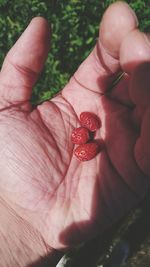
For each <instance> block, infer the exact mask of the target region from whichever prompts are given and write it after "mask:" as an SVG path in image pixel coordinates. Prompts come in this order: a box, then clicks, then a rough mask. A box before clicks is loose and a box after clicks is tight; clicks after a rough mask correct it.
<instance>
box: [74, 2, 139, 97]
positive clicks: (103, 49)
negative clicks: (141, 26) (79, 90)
mask: <svg viewBox="0 0 150 267" xmlns="http://www.w3.org/2000/svg"><path fill="white" fill-rule="evenodd" d="M118 21H119V23H118ZM137 25H138V22H137V18H136V16H135V14H134V12H133V11H132V9H131V8H130V7H129V6H128V5H127V4H126V3H124V2H116V3H114V4H112V5H110V6H109V8H108V9H107V10H106V12H105V13H104V16H103V18H102V22H101V25H100V34H99V39H98V42H97V44H96V47H95V48H94V50H93V51H92V53H91V54H90V55H89V57H88V58H87V59H86V60H85V61H84V62H83V63H82V64H81V66H80V67H79V68H78V70H77V72H76V73H75V75H74V78H73V79H72V80H71V83H70V86H71V87H73V84H74V81H73V80H75V83H77V84H78V85H79V86H80V85H81V86H82V87H84V88H87V89H89V90H92V91H94V92H98V93H99V92H101V93H104V92H105V91H106V90H107V89H108V88H109V86H110V84H111V83H112V81H113V80H114V78H115V77H116V75H117V74H118V72H119V71H120V64H119V54H120V46H121V43H122V41H123V39H124V38H125V37H126V35H128V33H129V32H131V31H132V30H134V29H135V28H136V27H137Z"/></svg>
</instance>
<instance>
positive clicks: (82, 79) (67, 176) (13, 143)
mask: <svg viewBox="0 0 150 267" xmlns="http://www.w3.org/2000/svg"><path fill="white" fill-rule="evenodd" d="M118 21H119V23H118ZM137 26H138V23H137V19H136V16H135V14H134V13H133V11H132V10H131V9H130V8H129V6H128V5H127V4H126V3H123V2H117V3H115V4H113V5H111V6H110V7H109V8H108V9H107V11H106V12H105V14H104V16H103V19H102V22H101V25H100V37H99V39H98V41H97V44H96V46H95V48H94V50H93V51H92V53H91V54H90V55H89V57H88V58H87V59H86V60H85V61H84V62H83V63H82V64H81V66H80V67H79V68H78V70H77V71H76V73H75V74H74V76H73V77H72V78H71V79H70V81H69V82H68V84H67V85H66V86H65V88H64V89H63V90H62V91H61V92H60V93H59V94H58V95H57V96H56V97H54V98H53V99H51V100H50V101H46V102H44V103H43V104H41V105H39V106H37V107H36V108H34V109H33V108H32V106H31V104H30V102H29V100H30V97H31V93H32V88H33V86H34V84H35V82H36V80H37V78H38V75H39V73H40V71H41V70H42V67H43V64H44V62H45V60H46V58H47V54H48V50H49V41H50V29H49V26H48V24H47V22H46V21H45V19H43V18H40V17H38V18H34V19H33V20H32V21H31V23H30V24H29V26H28V28H27V29H26V30H25V32H24V33H23V34H22V36H21V37H20V39H19V40H18V41H17V42H16V44H15V45H14V46H13V48H12V49H11V50H10V51H9V53H8V54H7V56H6V58H5V61H4V64H3V66H2V70H1V73H0V211H1V219H0V222H1V224H0V244H1V247H0V255H1V267H7V266H9V267H10V266H11V267H18V266H21V267H24V266H40V259H41V257H43V258H44V257H47V259H48V260H47V262H48V263H45V266H51V267H52V266H55V264H56V263H57V261H58V259H59V257H60V255H61V253H60V254H59V252H57V251H56V250H59V249H64V248H65V249H69V248H70V247H72V246H74V245H76V244H78V243H79V242H81V241H85V240H86V239H89V238H91V237H93V236H95V235H97V234H98V233H102V232H103V231H104V230H105V229H107V228H108V227H110V226H111V225H112V224H113V223H114V222H115V221H117V220H118V219H120V218H121V217H122V216H124V215H125V214H126V213H127V212H128V211H129V210H130V209H131V208H133V207H135V206H136V205H137V204H138V203H139V201H140V200H141V199H142V198H143V197H144V195H145V193H146V192H147V191H148V189H149V184H150V165H149V162H150V142H149V136H150V121H149V116H150V91H149V90H148V88H149V84H150V78H149V70H150V44H149V39H150V38H149V35H148V34H147V35H146V34H143V33H141V32H140V31H139V30H138V29H137ZM120 71H125V72H126V74H124V76H123V78H122V79H121V80H120V82H119V83H118V84H117V85H116V86H115V87H114V88H113V89H112V90H110V88H111V86H112V83H113V81H114V80H115V78H116V76H117V74H118V73H119V72H120ZM83 111H89V112H93V113H95V114H97V115H98V116H99V118H100V120H101V122H102V126H101V129H100V130H99V131H97V133H96V136H95V138H96V139H100V140H101V139H102V140H103V142H104V148H103V150H102V151H101V153H99V154H98V155H97V156H96V157H95V158H94V159H92V160H91V161H87V162H80V161H78V160H77V159H76V157H75V156H74V155H73V150H74V145H73V144H72V142H71V139H70V137H71V133H72V130H73V129H74V128H75V127H79V120H78V118H79V115H80V113H81V112H83ZM48 255H49V256H48ZM32 264H34V265H32ZM46 264H47V265H46Z"/></svg>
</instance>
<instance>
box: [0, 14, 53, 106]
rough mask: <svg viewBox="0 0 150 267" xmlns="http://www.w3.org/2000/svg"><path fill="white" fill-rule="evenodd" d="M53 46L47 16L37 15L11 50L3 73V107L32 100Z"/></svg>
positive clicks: (0, 82) (0, 84)
mask: <svg viewBox="0 0 150 267" xmlns="http://www.w3.org/2000/svg"><path fill="white" fill-rule="evenodd" d="M49 45H50V28H49V26H48V23H47V21H46V20H45V19H44V18H41V17H37V18H34V19H33V20H32V21H31V23H30V24H29V26H28V27H27V29H26V30H25V31H24V33H23V34H22V35H21V37H20V38H19V40H18V41H17V42H16V44H15V45H14V46H13V47H12V48H11V50H10V51H9V52H8V54H7V56H6V58H5V61H4V63H3V66H2V70H1V74H0V103H1V107H6V106H8V105H10V104H18V103H20V102H24V101H27V100H29V99H30V96H31V93H32V87H33V85H34V84H35V82H36V80H37V78H38V75H39V73H40V72H41V70H42V68H43V64H44V62H45V60H46V57H47V54H48V50H49Z"/></svg>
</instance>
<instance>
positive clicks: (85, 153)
mask: <svg viewBox="0 0 150 267" xmlns="http://www.w3.org/2000/svg"><path fill="white" fill-rule="evenodd" d="M99 151H100V145H99V144H98V143H97V142H94V141H92V142H90V143H87V144H84V145H80V146H78V147H77V148H76V149H75V150H74V154H75V156H76V157H77V158H78V159H79V160H80V161H88V160H90V159H93V158H94V157H95V156H96V155H97V154H98V152H99Z"/></svg>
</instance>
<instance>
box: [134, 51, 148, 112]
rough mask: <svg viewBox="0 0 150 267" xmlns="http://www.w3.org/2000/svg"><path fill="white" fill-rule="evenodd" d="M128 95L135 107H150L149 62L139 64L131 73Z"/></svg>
mask: <svg viewBox="0 0 150 267" xmlns="http://www.w3.org/2000/svg"><path fill="white" fill-rule="evenodd" d="M149 52H150V51H149ZM129 93H130V97H131V99H132V101H133V102H134V103H135V104H136V105H139V106H141V107H147V106H148V105H150V61H149V62H144V63H142V64H140V65H139V66H138V67H136V68H135V70H134V71H133V74H132V76H131V82H130V88H129Z"/></svg>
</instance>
